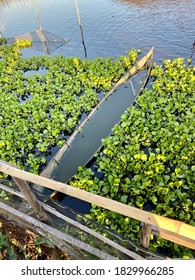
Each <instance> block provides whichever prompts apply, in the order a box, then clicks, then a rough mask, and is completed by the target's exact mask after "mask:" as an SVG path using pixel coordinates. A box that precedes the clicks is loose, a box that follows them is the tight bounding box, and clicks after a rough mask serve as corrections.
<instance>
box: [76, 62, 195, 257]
mask: <svg viewBox="0 0 195 280" xmlns="http://www.w3.org/2000/svg"><path fill="white" fill-rule="evenodd" d="M152 76H153V83H152V86H151V87H152V88H151V89H150V90H149V89H146V90H145V91H144V92H143V94H142V95H141V96H139V98H138V100H137V103H136V105H135V106H133V107H131V108H129V109H128V110H127V111H126V112H125V113H124V114H123V115H122V117H121V122H120V124H119V125H116V126H115V127H114V128H113V130H112V135H111V136H110V137H108V138H106V139H103V140H102V150H101V152H99V153H98V154H97V155H96V165H97V166H96V170H95V171H96V174H99V176H98V177H97V176H96V175H95V174H94V173H93V171H92V170H91V169H86V168H81V167H80V168H79V172H78V174H77V175H76V176H75V178H74V179H73V180H72V182H71V184H72V185H73V186H75V187H79V188H82V189H85V190H87V191H91V192H93V193H96V194H99V195H102V196H105V197H109V198H111V199H114V200H117V201H119V202H122V203H125V204H128V205H131V206H134V207H138V208H140V209H144V210H147V211H150V212H153V213H156V214H159V215H162V216H167V217H170V218H173V219H176V220H180V221H183V222H186V223H188V224H191V225H195V200H194V197H195V189H194V184H195V105H194V104H195V67H191V66H186V65H185V64H184V62H183V59H181V58H178V59H176V60H173V61H170V60H166V61H164V64H163V65H154V68H153V71H152ZM90 217H91V218H92V219H94V220H97V221H98V222H99V223H101V224H103V225H105V226H107V227H109V228H110V229H112V230H114V231H116V232H117V233H119V234H122V235H124V236H125V237H127V238H131V239H132V240H135V241H136V242H137V243H139V239H140V231H141V225H140V223H139V222H137V221H135V220H132V219H129V218H126V217H123V216H120V215H118V214H116V213H113V212H110V211H107V210H103V209H100V208H98V207H96V206H95V205H93V207H92V209H91V213H90ZM176 247H177V248H176ZM150 248H151V249H153V250H159V248H163V250H165V252H167V254H169V251H172V256H173V257H183V256H189V257H191V256H192V255H193V254H192V252H191V251H190V250H187V249H186V248H183V247H181V246H176V245H174V246H173V245H172V244H171V243H170V242H167V241H164V240H163V241H162V239H161V238H158V239H155V238H154V239H153V241H152V242H151V245H150ZM166 248H167V249H166ZM166 250H167V251H166Z"/></svg>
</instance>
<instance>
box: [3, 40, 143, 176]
mask: <svg viewBox="0 0 195 280" xmlns="http://www.w3.org/2000/svg"><path fill="white" fill-rule="evenodd" d="M29 45H30V41H24V40H22V41H21V40H18V41H17V42H16V43H13V44H11V45H6V44H2V45H1V46H0V70H1V76H0V101H1V102H0V157H1V159H2V160H5V161H8V162H11V163H13V164H16V165H18V166H19V167H21V168H24V169H25V170H27V171H30V172H32V173H40V172H41V171H42V170H43V169H44V167H45V166H46V164H47V163H48V162H47V161H48V154H49V153H52V152H56V149H59V147H61V146H63V144H64V143H65V142H66V140H67V137H69V135H71V133H72V132H73V131H74V130H75V128H76V127H78V125H79V122H80V119H81V117H82V115H86V116H87V115H88V114H89V112H91V111H92V109H93V108H94V107H95V106H96V105H97V104H98V103H99V101H100V97H99V96H100V93H102V94H103V95H106V93H107V92H108V91H109V90H110V88H112V87H113V85H114V84H115V83H116V82H117V81H118V80H119V79H120V77H121V76H122V75H123V74H124V73H126V72H127V70H128V69H130V68H131V67H132V66H133V65H134V64H136V60H137V57H138V56H139V51H135V50H131V51H129V52H128V54H127V55H126V56H121V57H119V58H118V60H114V59H113V58H111V57H110V58H97V59H94V60H91V61H87V60H81V59H80V58H76V57H70V58H65V57H64V56H62V55H61V56H55V57H52V58H51V57H48V56H38V57H31V58H22V57H21V48H22V47H24V46H29ZM43 69H44V73H42V74H40V73H39V70H43ZM29 71H31V72H32V75H29ZM35 71H37V74H36V73H35ZM53 155H54V154H53ZM0 176H2V175H1V174H0Z"/></svg>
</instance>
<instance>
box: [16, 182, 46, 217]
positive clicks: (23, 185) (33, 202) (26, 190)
mask: <svg viewBox="0 0 195 280" xmlns="http://www.w3.org/2000/svg"><path fill="white" fill-rule="evenodd" d="M12 178H13V180H14V182H15V183H16V185H17V186H18V188H19V189H20V191H21V192H22V193H23V194H24V196H25V198H26V199H27V201H28V203H29V204H30V206H31V207H32V209H33V210H34V211H35V214H36V215H37V217H38V218H39V220H41V221H47V220H48V216H47V214H46V212H45V210H44V209H43V208H42V206H41V205H40V204H39V202H38V201H37V199H36V196H35V195H34V193H33V192H32V190H31V189H30V187H29V185H28V183H27V182H26V181H24V180H21V179H18V178H15V177H12Z"/></svg>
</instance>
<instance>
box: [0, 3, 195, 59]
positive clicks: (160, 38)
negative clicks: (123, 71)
mask: <svg viewBox="0 0 195 280" xmlns="http://www.w3.org/2000/svg"><path fill="white" fill-rule="evenodd" d="M6 3H7V5H9V8H8V6H6ZM37 4H38V8H39V11H40V18H41V22H42V25H43V29H45V30H47V31H48V32H51V33H53V34H56V35H58V36H61V37H63V38H68V39H69V40H70V42H69V43H68V44H67V45H65V46H63V47H61V48H59V49H57V50H56V51H55V52H54V55H58V54H61V53H62V54H64V55H65V56H80V57H81V58H84V57H85V54H84V51H83V45H82V40H81V33H80V29H79V25H78V20H77V14H76V9H75V3H74V1H73V0H55V1H54V0H37ZM78 4H79V11H80V16H81V22H82V27H83V31H84V35H85V44H86V47H87V55H88V58H89V59H92V58H95V57H97V56H102V57H105V56H113V57H114V58H117V57H118V56H120V55H123V54H125V52H126V51H127V50H128V49H130V48H136V49H137V48H140V49H142V51H143V53H146V52H147V51H148V50H149V49H150V48H151V47H152V46H154V47H155V54H154V60H158V61H160V62H161V61H162V60H163V59H167V58H175V57H178V56H181V57H186V58H188V57H190V55H191V48H192V44H193V42H194V40H195V38H194V37H195V25H194V20H195V0H185V1H184V0H178V1H175V0H174V1H173V0H163V1H160V0H155V1H154V0H96V1H91V0H78ZM37 28H38V24H37V19H36V14H35V11H34V6H33V0H15V1H14V0H3V1H0V30H1V31H2V32H3V34H4V35H5V36H6V37H13V36H17V35H20V34H23V33H27V32H31V31H34V30H37ZM36 54H37V53H33V55H36ZM29 55H30V54H29Z"/></svg>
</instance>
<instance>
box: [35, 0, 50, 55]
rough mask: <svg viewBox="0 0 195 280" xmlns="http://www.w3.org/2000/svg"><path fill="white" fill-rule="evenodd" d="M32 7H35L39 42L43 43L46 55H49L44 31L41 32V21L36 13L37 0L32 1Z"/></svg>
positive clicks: (37, 12)
mask: <svg viewBox="0 0 195 280" xmlns="http://www.w3.org/2000/svg"><path fill="white" fill-rule="evenodd" d="M34 7H35V12H36V16H37V21H38V25H39V29H40V36H41V41H43V43H44V45H45V48H46V53H47V54H49V48H48V44H47V41H46V38H45V34H44V31H43V28H42V25H41V19H40V15H39V11H38V6H37V0H34Z"/></svg>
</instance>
